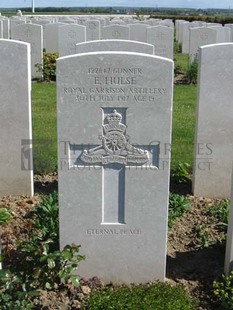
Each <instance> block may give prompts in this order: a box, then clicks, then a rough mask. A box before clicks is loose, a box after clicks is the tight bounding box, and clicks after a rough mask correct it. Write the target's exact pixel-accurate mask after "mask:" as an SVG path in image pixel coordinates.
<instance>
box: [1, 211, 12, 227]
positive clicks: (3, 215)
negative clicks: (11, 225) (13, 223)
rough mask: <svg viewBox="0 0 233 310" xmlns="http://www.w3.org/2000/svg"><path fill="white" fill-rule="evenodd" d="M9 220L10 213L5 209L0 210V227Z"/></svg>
mask: <svg viewBox="0 0 233 310" xmlns="http://www.w3.org/2000/svg"><path fill="white" fill-rule="evenodd" d="M11 218H12V216H11V213H10V211H9V210H8V209H7V208H0V225H4V224H6V223H7V222H9V221H10V220H11Z"/></svg>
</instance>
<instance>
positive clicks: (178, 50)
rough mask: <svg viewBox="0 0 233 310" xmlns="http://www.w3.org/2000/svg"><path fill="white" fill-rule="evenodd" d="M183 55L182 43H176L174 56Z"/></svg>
mask: <svg viewBox="0 0 233 310" xmlns="http://www.w3.org/2000/svg"><path fill="white" fill-rule="evenodd" d="M178 53H181V43H179V42H177V41H175V42H174V54H178Z"/></svg>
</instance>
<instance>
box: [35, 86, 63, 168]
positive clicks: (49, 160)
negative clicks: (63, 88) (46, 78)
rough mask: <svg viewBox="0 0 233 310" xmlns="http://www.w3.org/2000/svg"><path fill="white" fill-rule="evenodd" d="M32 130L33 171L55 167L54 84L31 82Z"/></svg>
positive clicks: (55, 122) (55, 121)
mask: <svg viewBox="0 0 233 310" xmlns="http://www.w3.org/2000/svg"><path fill="white" fill-rule="evenodd" d="M32 132H33V135H32V136H33V141H35V142H34V145H33V146H34V151H33V157H34V171H35V173H48V172H54V171H55V170H56V168H57V120H56V84H55V83H32Z"/></svg>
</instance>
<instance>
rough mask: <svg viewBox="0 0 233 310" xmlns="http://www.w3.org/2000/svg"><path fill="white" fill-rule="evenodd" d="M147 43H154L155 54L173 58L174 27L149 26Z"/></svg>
mask: <svg viewBox="0 0 233 310" xmlns="http://www.w3.org/2000/svg"><path fill="white" fill-rule="evenodd" d="M147 43H150V44H153V45H154V47H155V55H157V56H162V57H166V58H170V59H173V44H174V30H173V28H170V27H165V26H154V27H148V28H147Z"/></svg>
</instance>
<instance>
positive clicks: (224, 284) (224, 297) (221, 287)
mask: <svg viewBox="0 0 233 310" xmlns="http://www.w3.org/2000/svg"><path fill="white" fill-rule="evenodd" d="M213 288H214V295H215V296H216V297H217V298H218V300H219V302H220V303H221V304H222V306H223V307H224V309H226V310H233V271H231V272H230V274H229V275H225V274H223V275H222V277H221V280H220V281H214V283H213Z"/></svg>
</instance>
